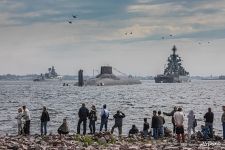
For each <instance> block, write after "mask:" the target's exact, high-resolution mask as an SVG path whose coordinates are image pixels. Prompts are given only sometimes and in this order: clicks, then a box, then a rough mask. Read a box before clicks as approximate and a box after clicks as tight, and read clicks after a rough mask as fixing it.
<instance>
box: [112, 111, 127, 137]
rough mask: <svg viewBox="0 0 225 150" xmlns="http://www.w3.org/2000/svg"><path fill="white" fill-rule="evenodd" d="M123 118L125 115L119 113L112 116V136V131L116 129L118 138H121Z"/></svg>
mask: <svg viewBox="0 0 225 150" xmlns="http://www.w3.org/2000/svg"><path fill="white" fill-rule="evenodd" d="M124 117H125V114H124V113H122V112H121V111H119V110H118V111H117V113H116V114H115V115H114V116H113V118H114V119H115V124H114V126H113V127H112V130H111V133H112V134H113V132H114V129H115V128H118V130H119V136H121V134H122V126H123V118H124Z"/></svg>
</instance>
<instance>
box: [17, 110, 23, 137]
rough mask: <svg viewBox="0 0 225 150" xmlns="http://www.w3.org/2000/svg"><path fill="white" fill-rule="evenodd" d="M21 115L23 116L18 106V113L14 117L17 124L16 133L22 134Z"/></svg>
mask: <svg viewBox="0 0 225 150" xmlns="http://www.w3.org/2000/svg"><path fill="white" fill-rule="evenodd" d="M22 117H23V113H22V108H19V109H18V114H17V116H16V118H15V119H17V124H18V135H21V134H23V127H22Z"/></svg>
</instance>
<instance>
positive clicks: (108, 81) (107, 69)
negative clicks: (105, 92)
mask: <svg viewBox="0 0 225 150" xmlns="http://www.w3.org/2000/svg"><path fill="white" fill-rule="evenodd" d="M112 69H113V68H112V67H111V66H101V72H100V74H98V75H97V76H95V77H93V78H89V79H87V80H84V79H83V70H79V72H78V83H77V84H78V86H87V85H91V86H109V85H132V84H141V81H140V80H137V79H135V78H133V77H132V76H127V77H118V76H116V75H114V74H113V72H112Z"/></svg>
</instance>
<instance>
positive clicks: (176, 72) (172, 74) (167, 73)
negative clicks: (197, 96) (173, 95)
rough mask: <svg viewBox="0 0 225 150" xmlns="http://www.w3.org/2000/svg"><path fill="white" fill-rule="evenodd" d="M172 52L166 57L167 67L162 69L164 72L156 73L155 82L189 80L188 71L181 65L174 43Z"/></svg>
mask: <svg viewBox="0 0 225 150" xmlns="http://www.w3.org/2000/svg"><path fill="white" fill-rule="evenodd" d="M172 51H173V53H172V54H171V55H170V56H169V57H168V64H167V67H166V68H165V69H164V74H159V75H157V76H156V77H155V78H154V79H155V83H182V82H190V81H191V80H190V76H189V72H187V71H186V70H185V69H184V67H183V66H182V59H181V57H180V56H179V55H177V54H176V51H177V48H176V46H175V45H174V46H173V48H172Z"/></svg>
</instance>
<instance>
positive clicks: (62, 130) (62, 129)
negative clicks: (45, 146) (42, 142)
mask: <svg viewBox="0 0 225 150" xmlns="http://www.w3.org/2000/svg"><path fill="white" fill-rule="evenodd" d="M58 133H59V135H60V137H61V135H62V134H65V135H66V134H68V133H69V127H68V125H67V121H66V118H64V119H63V124H62V125H61V126H60V127H59V129H58Z"/></svg>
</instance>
